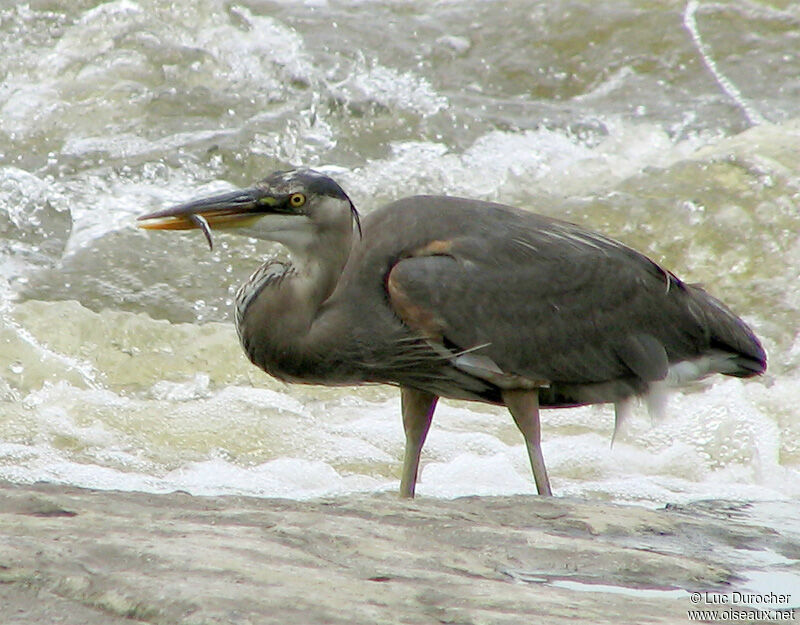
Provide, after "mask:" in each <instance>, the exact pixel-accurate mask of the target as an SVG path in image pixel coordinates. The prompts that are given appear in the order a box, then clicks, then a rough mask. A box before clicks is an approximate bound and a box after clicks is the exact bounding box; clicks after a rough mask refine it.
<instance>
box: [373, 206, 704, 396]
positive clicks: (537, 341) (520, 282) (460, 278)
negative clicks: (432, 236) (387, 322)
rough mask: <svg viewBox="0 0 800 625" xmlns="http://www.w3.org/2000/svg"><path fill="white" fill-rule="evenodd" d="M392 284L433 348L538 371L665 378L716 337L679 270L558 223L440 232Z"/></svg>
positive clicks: (407, 317)
mask: <svg viewBox="0 0 800 625" xmlns="http://www.w3.org/2000/svg"><path fill="white" fill-rule="evenodd" d="M387 287H388V291H389V298H390V303H391V305H392V307H393V309H394V310H395V312H396V314H397V315H398V316H399V317H400V318H401V319H402V320H403V321H404V322H405V323H406V324H407V325H408V326H409V327H411V328H412V329H413V330H415V331H416V332H418V333H421V334H423V335H424V336H425V337H426V338H427V340H428V341H429V342H431V343H433V344H435V345H436V346H437V348H438V349H440V350H441V349H446V350H448V351H450V352H451V353H453V354H459V353H463V352H469V353H470V354H472V356H471V358H472V362H473V363H480V362H481V360H480V358H484V359H487V358H488V359H489V360H484V362H492V363H496V365H497V367H499V369H500V370H501V371H502V372H503V373H504V374H508V375H511V376H520V377H522V378H526V379H529V380H534V381H537V380H541V381H546V382H557V383H561V384H566V385H585V384H597V383H604V382H609V381H614V380H619V379H630V378H635V379H641V380H643V381H649V380H659V379H662V378H663V377H664V376H665V375H666V373H667V368H668V364H669V363H670V362H673V361H680V360H684V359H691V358H694V357H697V356H698V354H700V353H701V352H702V351H703V349H704V348H706V347H707V346H708V343H709V329H708V327H706V326H707V324H705V323H704V312H703V310H702V309H703V306H702V303H701V302H700V303H698V301H697V298H695V297H694V296H692V294H691V293H690V291H689V290H688V289H687V287H686V286H685V285H684V284H683V283H681V282H680V281H679V280H678V279H677V278H675V277H674V276H673V275H672V274H670V273H669V272H666V271H664V270H662V269H661V268H660V267H658V266H657V265H656V264H655V263H653V262H652V261H650V260H649V259H647V258H646V257H644V256H642V255H641V254H638V253H637V252H635V251H633V250H631V249H630V248H627V247H625V246H623V245H621V244H619V243H616V242H614V241H612V240H610V239H606V238H605V237H602V236H600V235H595V234H593V233H590V232H587V231H584V230H581V229H580V228H578V227H571V226H570V225H569V224H564V223H562V222H553V223H551V224H550V223H548V224H547V225H546V227H543V226H542V224H541V223H537V225H536V227H535V228H530V229H526V228H517V229H516V231H514V230H512V231H508V230H504V231H503V232H502V233H501V234H500V235H498V236H494V237H493V236H480V237H477V236H460V237H459V236H457V237H454V238H451V239H447V240H437V241H435V242H433V243H432V244H428V245H425V246H421V247H420V248H419V249H418V250H417V251H416V252H415V253H413V254H411V255H410V257H407V258H404V259H402V260H400V261H399V262H397V263H396V264H395V265H394V267H393V268H392V269H391V271H390V273H389V276H388V280H387ZM456 362H457V361H456ZM464 362H465V364H469V362H470V360H469V359H465V360H464ZM489 366H491V365H489Z"/></svg>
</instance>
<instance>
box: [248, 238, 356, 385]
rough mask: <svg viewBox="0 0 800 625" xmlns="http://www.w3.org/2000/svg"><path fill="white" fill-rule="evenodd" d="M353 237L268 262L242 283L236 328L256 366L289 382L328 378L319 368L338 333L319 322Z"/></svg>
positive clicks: (323, 240) (328, 240) (321, 243)
mask: <svg viewBox="0 0 800 625" xmlns="http://www.w3.org/2000/svg"><path fill="white" fill-rule="evenodd" d="M351 239H352V237H351V236H346V237H345V236H342V233H339V236H338V237H319V239H318V240H317V241H315V243H318V245H314V247H313V248H311V249H307V250H303V253H295V254H293V261H294V262H293V263H283V262H278V261H269V262H267V263H265V264H264V265H262V266H261V267H259V268H258V270H256V272H255V273H253V275H252V276H251V277H250V279H249V280H248V281H247V282H246V283H245V284H244V285H242V287H241V288H240V289H239V292H238V293H237V297H236V329H237V332H238V333H239V339H240V341H241V343H242V347H243V348H244V350H245V352H246V353H247V356H248V358H250V360H251V362H253V364H255V365H256V366H258V367H260V368H261V369H263V370H264V371H266V372H267V373H269V374H270V375H273V376H275V377H277V378H279V379H281V380H285V381H294V382H301V381H302V382H314V381H322V380H325V379H326V378H325V377H324V374H323V373H321V372H319V371H318V370H319V368H320V366H321V365H322V364H323V361H324V360H325V359H326V354H328V353H330V350H331V348H332V346H333V345H332V343H333V342H334V341H335V340H336V339H337V338H339V335H340V333H337V332H335V331H328V332H326V330H327V328H315V323H316V322H317V320H318V318H319V314H320V312H321V311H322V310H323V308H324V307H325V303H326V301H327V300H328V299H329V298H330V296H331V294H332V293H333V292H334V290H335V289H336V285H337V284H338V283H339V278H340V277H341V275H342V271H343V269H344V266H345V264H346V263H347V259H348V257H349V255H350V245H351ZM331 330H333V329H331Z"/></svg>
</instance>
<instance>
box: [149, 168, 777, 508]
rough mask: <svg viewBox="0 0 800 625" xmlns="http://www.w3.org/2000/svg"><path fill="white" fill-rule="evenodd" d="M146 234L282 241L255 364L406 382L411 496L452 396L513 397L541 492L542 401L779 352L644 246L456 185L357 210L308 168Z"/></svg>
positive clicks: (263, 270) (745, 369) (305, 375)
mask: <svg viewBox="0 0 800 625" xmlns="http://www.w3.org/2000/svg"><path fill="white" fill-rule="evenodd" d="M139 219H140V225H141V226H142V227H143V228H149V229H177V230H185V229H189V228H201V229H202V230H203V232H204V233H205V235H206V237H207V238H208V242H209V245H210V244H211V233H210V231H209V227H213V228H238V229H239V231H240V232H242V233H243V234H246V235H249V236H251V237H256V238H259V239H266V240H269V241H277V242H278V243H281V244H283V245H284V246H285V247H286V248H288V251H289V253H290V255H291V257H292V259H293V261H294V262H293V263H284V262H279V261H275V260H272V261H268V262H267V263H265V264H264V265H262V266H261V267H259V268H258V269H257V270H256V272H255V273H253V275H252V276H251V277H250V279H249V280H248V281H247V282H246V283H245V284H244V285H243V286H242V287H241V288H240V289H239V291H238V293H237V296H236V328H237V331H238V334H239V338H240V340H241V343H242V346H243V347H244V350H245V352H246V353H247V355H248V357H249V358H250V360H251V361H252V362H253V363H254V364H255V365H257V366H258V367H260V368H262V369H263V370H264V371H266V372H267V373H269V374H270V375H273V376H275V377H276V378H279V379H281V380H285V381H288V382H301V383H307V384H328V385H345V384H360V383H365V382H383V383H389V384H396V385H399V386H400V390H401V403H402V414H403V426H404V428H405V434H406V448H405V457H404V460H403V473H402V478H401V482H400V493H401V495H403V496H406V497H413V496H414V488H415V484H416V479H417V470H418V466H419V457H420V452H421V450H422V445H423V443H424V441H425V437H426V435H427V433H428V428H429V426H430V423H431V418H432V416H433V411H434V408H435V407H436V402H437V400H438V398H439V397H450V398H457V399H466V400H473V401H481V402H487V403H491V404H504V405H505V406H506V407H507V408H508V409H509V411H510V412H511V415H512V416H513V417H514V420H515V422H516V424H517V426H518V427H519V429H520V430H521V431H522V435H523V436H524V438H525V443H526V446H527V450H528V455H529V457H530V462H531V468H532V469H533V476H534V480H535V482H536V487H537V489H538V491H539V494H540V495H550V494H551V490H550V483H549V479H548V477H547V471H546V469H545V464H544V459H543V457H542V451H541V446H540V424H539V406H542V407H555V408H557V407H567V406H578V405H583V404H594V403H604V402H613V403H615V406H616V409H617V410H616V412H617V414H616V424H615V432H616V429H617V428H618V427H619V424H620V422H621V420H622V416H623V415H624V414H625V407H626V406H627V405H628V403H629V401H630V399H631V398H632V397H634V396H637V395H639V396H641V395H644V396H648V395H651V396H652V395H654V394H656V395H658V394H660V393H662V387H663V386H664V385H665V384H667V383H670V382H683V381H687V380H691V379H696V378H699V377H702V376H704V375H708V374H711V373H723V374H725V375H732V376H737V377H742V378H745V377H750V376H753V375H757V374H760V373H762V372H763V371H764V370H765V368H766V356H765V353H764V350H763V349H762V347H761V345H760V343H759V341H758V339H757V338H756V336H755V335H754V334H753V332H752V331H751V330H750V329H749V328H748V327H747V325H745V323H744V322H743V321H742V320H741V319H739V318H738V317H736V316H735V315H734V314H733V313H732V312H731V311H730V310H728V309H727V308H726V307H725V306H724V305H723V304H722V303H721V302H719V301H718V300H716V299H714V298H713V297H711V296H710V295H708V294H707V293H706V292H705V291H704V290H703V289H701V288H700V287H698V286H695V285H690V284H687V283H685V282H682V281H681V280H679V279H678V278H677V277H675V276H674V275H673V274H672V273H670V272H669V271H666V270H664V269H662V268H661V267H660V266H658V265H657V264H656V263H655V262H653V261H652V260H650V259H648V258H647V257H645V256H643V255H642V254H639V253H638V252H636V251H634V250H632V249H630V248H628V247H626V246H624V245H622V244H621V243H618V242H617V241H614V240H612V239H609V238H607V237H605V236H602V235H600V234H596V233H594V232H590V231H588V230H585V229H583V228H581V227H579V226H576V225H573V224H571V223H567V222H564V221H559V220H557V219H551V218H549V217H543V216H541V215H536V214H534V213H531V212H527V211H523V210H519V209H516V208H512V207H510V206H504V205H501V204H494V203H490V202H482V201H476V200H467V199H459V198H453V197H444V196H418V197H410V198H406V199H402V200H399V201H396V202H392V203H391V204H389V205H387V206H384V207H383V208H380V209H377V210H375V211H373V212H371V213H369V214H368V215H367V216H366V217H364V219H363V222H360V221H359V216H358V213H357V212H356V209H355V207H354V206H353V203H352V202H351V201H350V198H349V197H348V196H347V194H346V193H345V192H344V191H343V190H342V188H341V187H340V186H339V185H338V184H337V183H336V182H334V181H333V180H332V179H331V178H329V177H328V176H325V175H323V174H321V173H318V172H315V171H313V170H309V169H297V170H292V171H286V172H277V173H274V174H272V175H270V176H269V177H267V178H265V179H264V180H262V181H261V182H259V183H257V184H256V185H254V186H253V187H250V188H248V189H244V190H240V191H233V192H230V193H224V194H222V195H217V196H214V197H210V198H207V199H200V200H195V201H192V202H189V203H187V204H181V205H180V206H176V207H174V208H169V209H167V210H163V211H159V212H155V213H151V214H149V215H144V216H142V217H140V218H139Z"/></svg>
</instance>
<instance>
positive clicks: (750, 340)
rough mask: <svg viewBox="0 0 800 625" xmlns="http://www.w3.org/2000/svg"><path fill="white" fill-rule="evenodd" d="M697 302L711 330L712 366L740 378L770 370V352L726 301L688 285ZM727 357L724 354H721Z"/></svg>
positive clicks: (697, 311) (694, 300)
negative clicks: (768, 354)
mask: <svg viewBox="0 0 800 625" xmlns="http://www.w3.org/2000/svg"><path fill="white" fill-rule="evenodd" d="M687 287H688V290H689V293H690V294H691V296H692V300H693V303H695V304H696V305H697V307H698V308H699V310H695V307H692V308H693V312H695V313H699V314H700V316H702V319H701V322H703V325H704V326H705V327H706V328H708V331H709V333H710V336H709V337H708V338H709V347H710V349H709V351H708V354H706V355H708V356H709V357H710V360H711V362H710V364H711V366H712V368H711V369H710V370H709V373H711V372H716V373H722V374H724V375H731V376H735V377H738V378H749V377H752V376H755V375H760V374H762V373H764V371H766V369H767V354H766V352H765V351H764V348H763V346H762V345H761V342H760V341H759V340H758V337H756V335H755V333H754V332H753V331H752V330H751V329H750V328H749V327H748V325H747V324H746V323H745V322H744V321H742V320H741V319H740V318H739V317H737V316H736V315H735V314H734V313H733V312H732V311H731V310H730V309H729V308H728V307H727V306H725V304H723V303H722V302H720V301H719V300H718V299H716V298H715V297H712V296H711V295H709V294H708V293H707V292H706V291H705V290H703V289H702V288H701V287H699V286H697V285H687ZM721 356H724V357H721Z"/></svg>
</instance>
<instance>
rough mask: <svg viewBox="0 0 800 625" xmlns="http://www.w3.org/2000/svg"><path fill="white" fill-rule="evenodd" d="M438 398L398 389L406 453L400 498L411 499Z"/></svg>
mask: <svg viewBox="0 0 800 625" xmlns="http://www.w3.org/2000/svg"><path fill="white" fill-rule="evenodd" d="M438 399H439V398H438V397H437V396H436V395H433V394H431V393H426V392H425V391H418V390H416V389H413V388H409V387H407V386H403V387H401V388H400V403H401V406H402V410H403V428H404V429H405V431H406V451H405V456H404V457H403V475H402V477H401V478H400V496H401V497H413V496H414V487H415V486H416V484H417V470H418V469H419V454H420V452H421V451H422V445H423V444H424V443H425V437H426V436H427V435H428V429H429V428H430V427H431V419H432V418H433V411H434V409H435V408H436V401H437V400H438Z"/></svg>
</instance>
